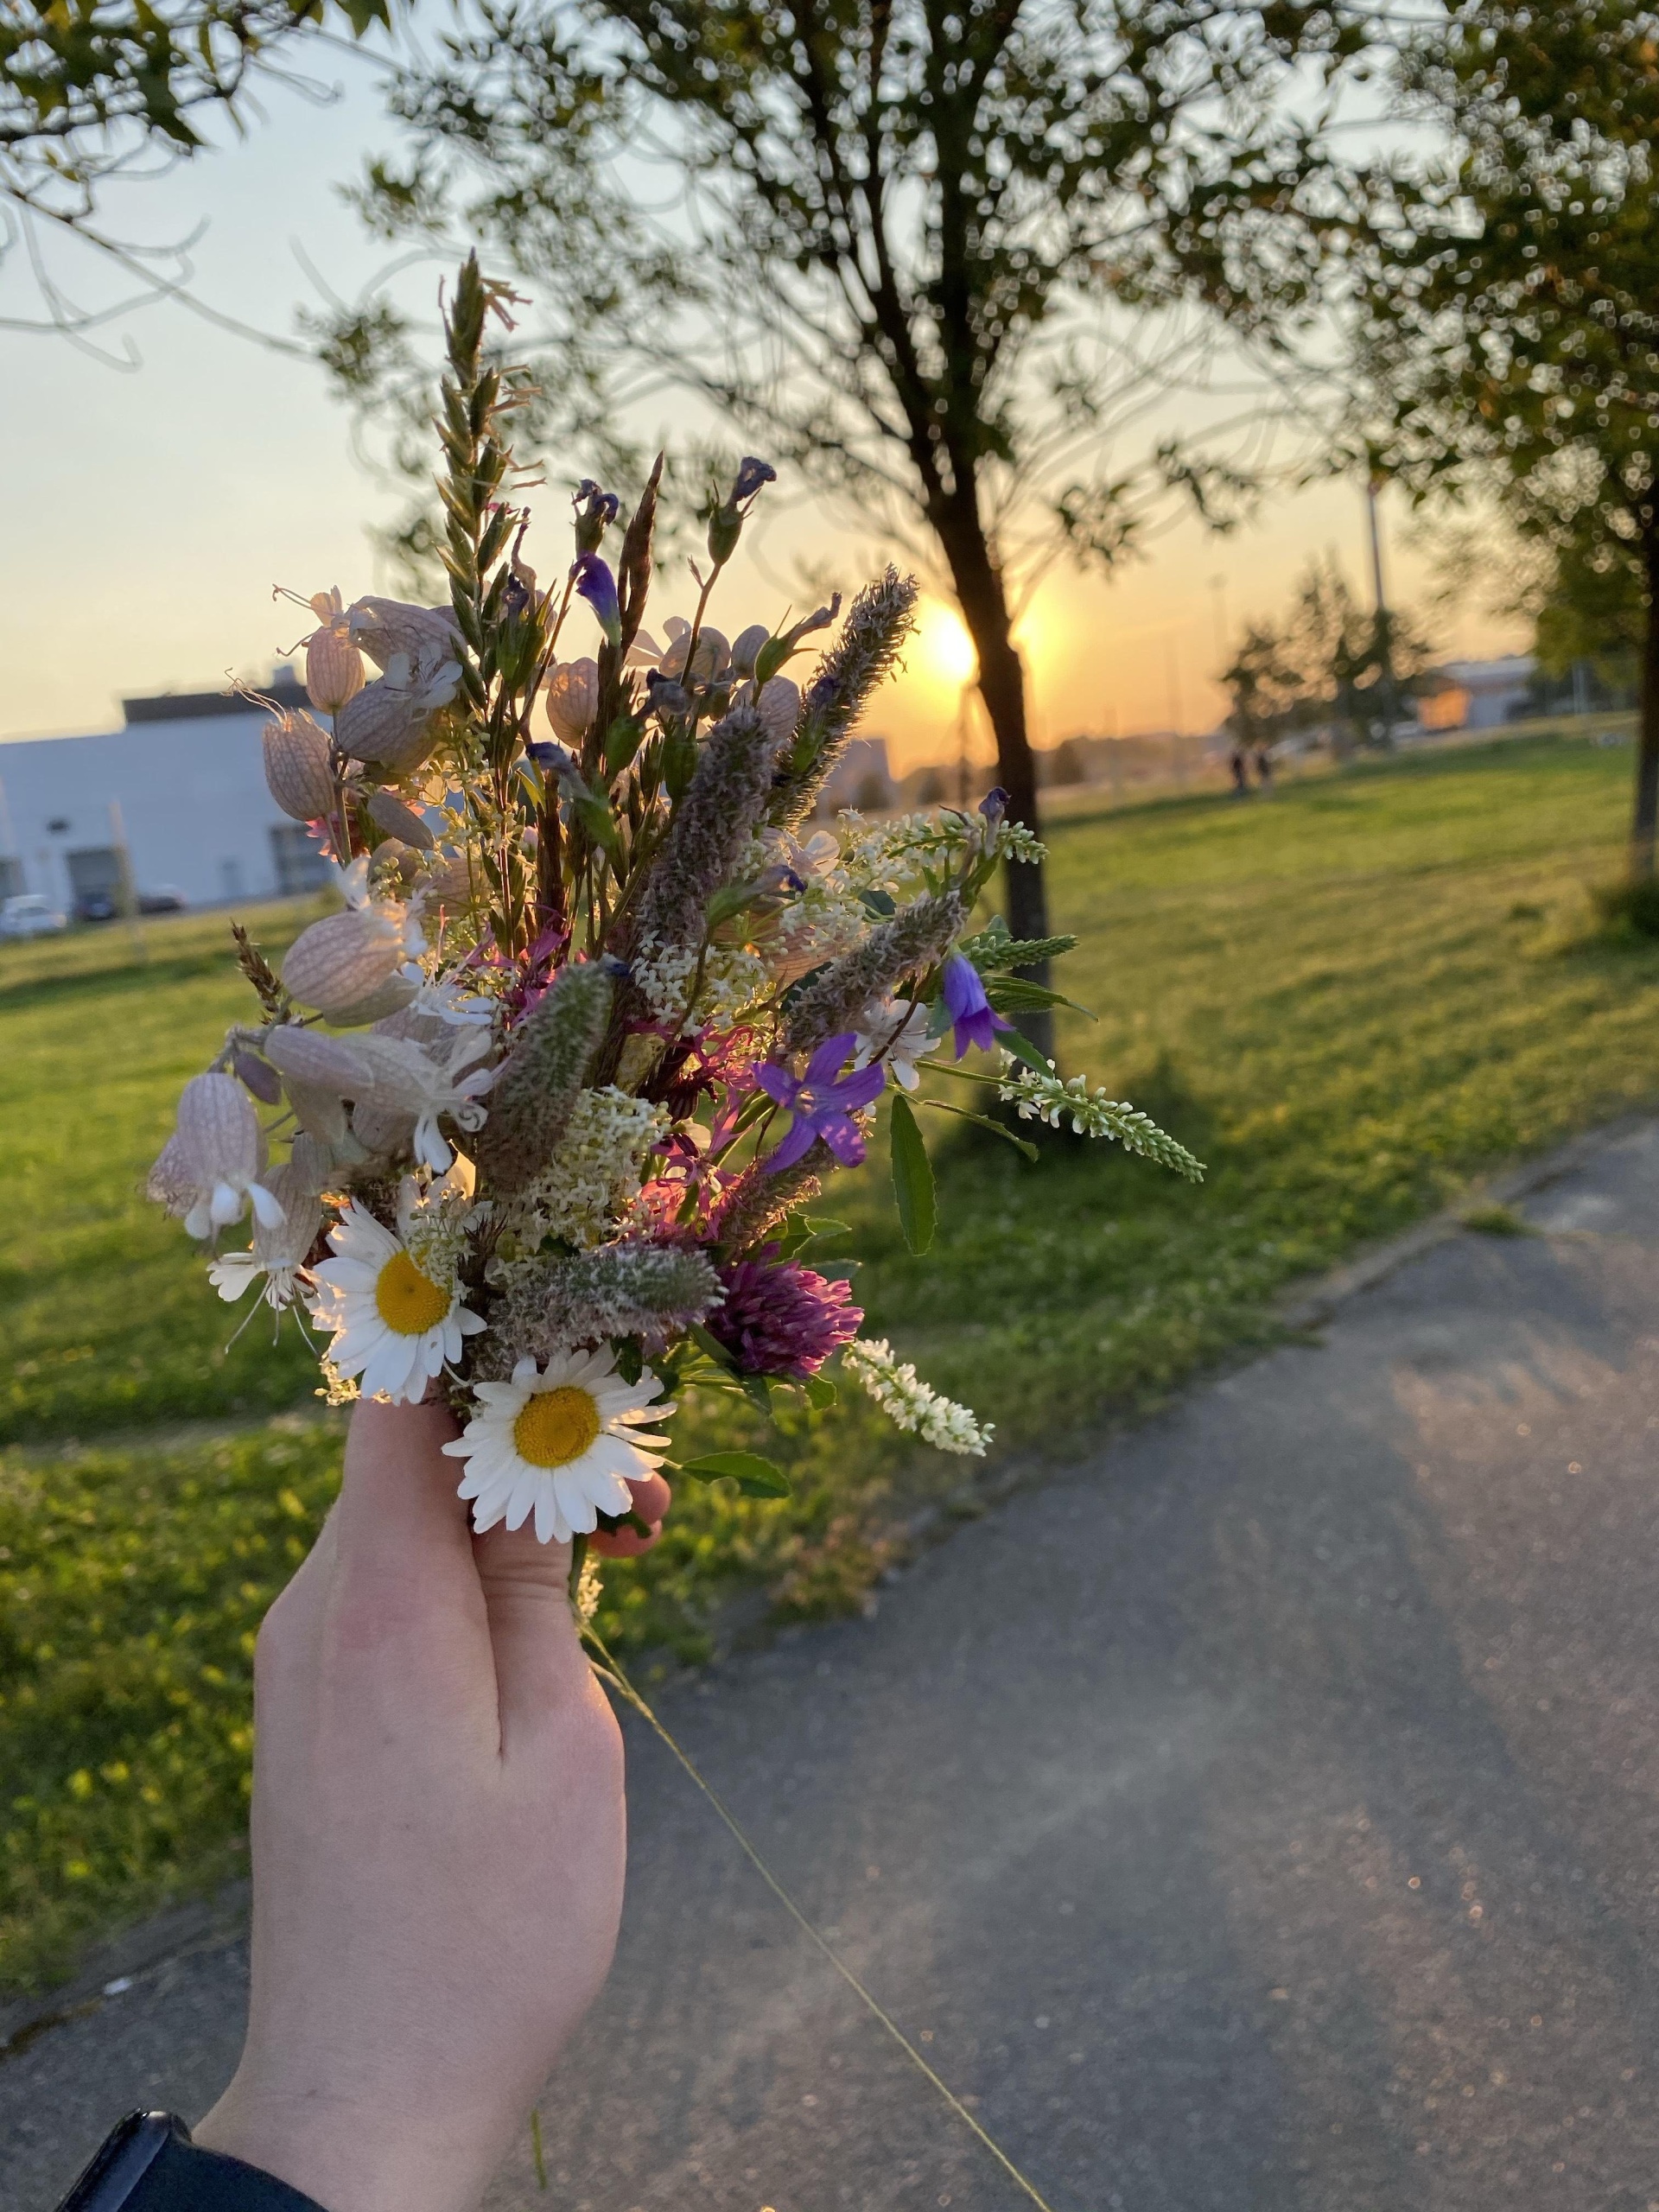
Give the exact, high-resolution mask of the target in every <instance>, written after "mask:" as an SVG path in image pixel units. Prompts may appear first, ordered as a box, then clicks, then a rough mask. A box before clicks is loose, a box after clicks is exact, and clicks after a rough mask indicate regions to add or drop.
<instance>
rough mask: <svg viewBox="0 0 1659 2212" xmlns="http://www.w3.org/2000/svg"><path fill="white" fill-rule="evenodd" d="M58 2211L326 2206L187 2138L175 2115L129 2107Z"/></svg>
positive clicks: (299, 2210)
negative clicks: (128, 2111)
mask: <svg viewBox="0 0 1659 2212" xmlns="http://www.w3.org/2000/svg"><path fill="white" fill-rule="evenodd" d="M59 2212H324V2208H323V2207H322V2206H321V2205H320V2204H319V2203H318V2202H316V2200H315V2197H310V2196H302V2194H301V2192H300V2191H299V2190H297V2189H290V2188H289V2185H288V2183H286V2182H283V2181H278V2180H277V2177H276V2176H275V2175H274V2174H268V2173H263V2172H261V2171H260V2170H259V2168H258V2167H257V2166H249V2165H245V2164H243V2162H242V2160H241V2159H240V2158H226V2156H225V2155H224V2153H223V2152H219V2151H207V2150H204V2149H202V2147H201V2146H200V2145H199V2144H195V2143H193V2142H192V2141H191V2140H190V2131H189V2129H188V2127H187V2126H185V2124H184V2122H183V2121H182V2120H181V2119H179V2117H178V2116H177V2114H176V2113H130V2114H129V2115H128V2117H127V2118H126V2119H125V2120H123V2121H122V2122H121V2123H120V2125H119V2126H118V2127H116V2128H115V2129H114V2130H113V2132H112V2133H111V2135H110V2137H109V2139H108V2140H107V2141H106V2142H105V2144H104V2145H103V2147H102V2148H101V2149H100V2150H99V2153H98V2155H97V2157H96V2158H94V2159H93V2160H92V2164H91V2165H89V2166H88V2167H87V2169H86V2172H85V2173H84V2174H83V2175H82V2176H81V2177H80V2179H79V2181H78V2182H77V2183H75V2185H74V2187H73V2189H72V2190H70V2192H69V2194H68V2196H66V2197H65V2198H64V2200H63V2202H62V2204H61V2205H60V2207H59Z"/></svg>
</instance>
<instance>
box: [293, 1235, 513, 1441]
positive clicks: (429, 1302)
mask: <svg viewBox="0 0 1659 2212" xmlns="http://www.w3.org/2000/svg"><path fill="white" fill-rule="evenodd" d="M328 1243H329V1244H330V1246H331V1247H332V1249H333V1250H334V1254H335V1257H334V1259H332V1260H325V1261H323V1262H322V1264H321V1266H320V1267H317V1268H313V1269H312V1270H311V1281H312V1282H313V1283H314V1284H315V1295H314V1296H313V1297H311V1298H309V1299H308V1300H307V1301H306V1303H307V1306H308V1308H309V1310H310V1313H311V1318H312V1319H313V1320H314V1321H315V1323H316V1324H317V1326H318V1327H319V1328H321V1329H327V1330H329V1331H331V1332H333V1335H334V1342H333V1343H332V1344H330V1345H329V1347H328V1358H329V1362H330V1363H331V1364H332V1365H333V1366H334V1367H335V1368H337V1369H338V1370H339V1371H340V1374H342V1375H354V1376H358V1377H359V1378H360V1382H361V1385H362V1389H363V1391H364V1395H365V1396H367V1397H371V1398H390V1399H391V1402H392V1403H393V1404H394V1405H396V1404H397V1403H399V1402H402V1401H407V1402H408V1403H410V1405H414V1404H416V1403H418V1402H419V1400H420V1398H421V1396H422V1395H423V1392H424V1391H425V1389H426V1386H427V1384H428V1383H429V1381H430V1380H431V1378H432V1377H433V1376H435V1375H436V1374H437V1373H438V1372H439V1371H440V1370H441V1369H442V1366H443V1364H444V1363H445V1361H446V1360H457V1359H459V1358H460V1357H461V1340H462V1338H465V1337H471V1336H476V1335H477V1334H478V1332H479V1331H480V1329H482V1327H483V1326H484V1324H483V1322H482V1321H481V1320H480V1319H479V1317H478V1315H477V1314H476V1313H469V1312H468V1311H467V1307H466V1306H463V1305H462V1304H461V1294H460V1293H459V1291H458V1290H457V1289H456V1287H455V1284H454V1277H453V1276H451V1277H450V1278H449V1280H448V1281H437V1280H435V1278H434V1277H433V1276H432V1275H430V1274H427V1273H426V1272H425V1270H424V1269H423V1268H420V1267H418V1266H417V1265H416V1262H415V1259H414V1257H413V1255H411V1253H410V1250H409V1248H408V1247H407V1246H406V1245H405V1244H404V1243H402V1242H401V1241H400V1240H399V1239H398V1238H397V1237H396V1236H393V1235H392V1233H391V1230H389V1229H384V1228H382V1226H381V1224H379V1223H378V1221H377V1220H376V1219H375V1217H374V1216H373V1215H372V1213H371V1212H369V1211H368V1209H367V1208H366V1207H365V1206H362V1205H359V1204H358V1202H357V1200H356V1199H355V1198H353V1199H352V1200H351V1201H350V1202H349V1203H348V1204H347V1205H346V1210H345V1211H344V1212H343V1213H342V1214H341V1216H340V1224H339V1226H338V1228H335V1229H332V1230H329V1232H328Z"/></svg>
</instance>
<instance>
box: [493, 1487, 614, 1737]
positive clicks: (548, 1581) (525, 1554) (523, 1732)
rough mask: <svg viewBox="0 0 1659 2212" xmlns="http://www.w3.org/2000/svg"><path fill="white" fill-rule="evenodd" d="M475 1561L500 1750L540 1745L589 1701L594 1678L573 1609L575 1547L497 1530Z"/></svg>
mask: <svg viewBox="0 0 1659 2212" xmlns="http://www.w3.org/2000/svg"><path fill="white" fill-rule="evenodd" d="M473 1556H474V1560H476V1562H477V1570H478V1580H479V1584H480V1587H481V1589H482V1591H483V1593H484V1605H485V1610H486V1613H487V1615H488V1618H489V1625H490V1642H491V1644H492V1646H493V1649H494V1655H495V1686H496V1703H497V1709H498V1712H499V1716H500V1723H501V1750H502V1753H503V1756H504V1757H507V1758H511V1757H512V1752H513V1750H514V1748H515V1745H517V1746H518V1747H520V1748H522V1747H523V1746H524V1745H525V1744H526V1743H527V1742H534V1741H536V1740H537V1738H539V1737H540V1736H541V1735H542V1734H543V1732H544V1730H545V1727H546V1726H547V1724H548V1723H549V1722H550V1720H551V1719H553V1718H554V1717H555V1716H556V1715H557V1714H558V1713H561V1712H562V1711H563V1709H565V1708H566V1707H569V1703H570V1701H571V1700H573V1699H575V1698H579V1697H582V1696H584V1695H585V1694H586V1693H587V1687H588V1677H589V1669H588V1662H587V1660H586V1658H585V1657H584V1656H582V1638H581V1636H580V1634H579V1633H578V1631H577V1628H576V1617H575V1611H574V1609H573V1608H572V1606H571V1604H570V1547H569V1544H558V1543H551V1544H543V1543H538V1542H537V1540H536V1532H535V1529H534V1528H533V1527H529V1526H526V1527H524V1528H522V1529H502V1528H495V1529H491V1530H490V1532H489V1534H488V1535H484V1536H475V1537H474V1539H473Z"/></svg>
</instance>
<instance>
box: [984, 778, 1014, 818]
mask: <svg viewBox="0 0 1659 2212" xmlns="http://www.w3.org/2000/svg"><path fill="white" fill-rule="evenodd" d="M979 810H980V812H981V813H982V815H983V816H984V817H985V819H986V820H987V821H988V822H989V823H998V822H1000V821H1001V819H1002V817H1003V816H1004V815H1005V814H1006V813H1007V810H1008V795H1007V791H1004V790H1003V788H1002V786H1001V784H993V785H992V786H991V788H990V790H989V791H987V792H986V794H985V796H984V798H982V799H981V801H980V802H979Z"/></svg>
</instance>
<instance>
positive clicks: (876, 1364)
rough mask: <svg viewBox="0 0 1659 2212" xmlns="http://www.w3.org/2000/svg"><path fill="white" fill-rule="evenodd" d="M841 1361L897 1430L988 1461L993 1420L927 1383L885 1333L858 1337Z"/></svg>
mask: <svg viewBox="0 0 1659 2212" xmlns="http://www.w3.org/2000/svg"><path fill="white" fill-rule="evenodd" d="M841 1358H842V1366H843V1367H844V1368H845V1369H846V1370H847V1372H848V1373H849V1375H850V1376H853V1378H854V1379H855V1381H856V1382H858V1383H861V1384H862V1385H863V1387H864V1389H866V1390H867V1391H868V1393H869V1395H870V1396H871V1397H872V1398H874V1401H875V1402H876V1404H877V1405H878V1406H880V1408H881V1410H882V1412H883V1413H884V1414H886V1415H887V1419H888V1420H889V1421H891V1422H892V1423H893V1427H895V1428H906V1429H909V1430H910V1431H911V1432H912V1434H914V1435H917V1436H919V1437H920V1438H921V1440H922V1441H923V1443H924V1444H931V1445H934V1446H937V1447H938V1450H939V1451H941V1452H963V1453H964V1454H966V1455H968V1456H969V1457H971V1458H974V1459H983V1458H984V1456H985V1447H986V1446H987V1445H988V1443H989V1442H990V1440H991V1434H992V1429H991V1424H990V1422H989V1421H980V1420H978V1419H977V1418H976V1416H975V1415H974V1414H971V1413H970V1412H969V1409H968V1408H967V1407H966V1406H959V1405H958V1404H957V1402H956V1400H955V1399H954V1398H945V1397H942V1396H941V1395H939V1393H938V1391H937V1390H936V1389H934V1388H933V1386H932V1384H931V1383H924V1382H923V1380H922V1378H921V1376H919V1375H918V1373H917V1372H916V1370H915V1369H914V1368H913V1367H912V1365H911V1363H910V1362H909V1361H908V1360H907V1359H905V1360H900V1359H895V1358H894V1357H893V1346H892V1345H891V1344H889V1343H888V1342H887V1338H885V1337H859V1338H855V1339H854V1341H853V1342H852V1343H851V1344H849V1345H847V1346H846V1348H845V1349H844V1350H843V1351H842V1355H841Z"/></svg>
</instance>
